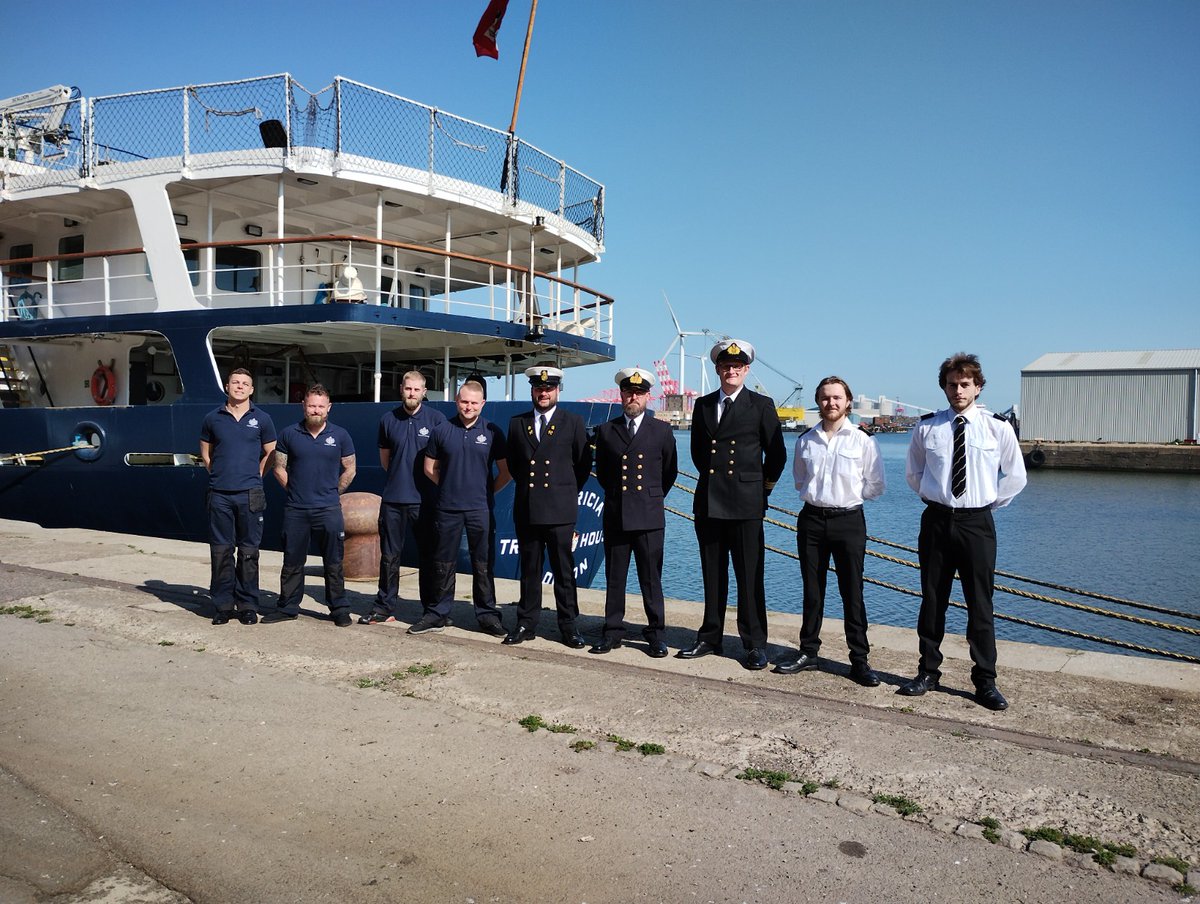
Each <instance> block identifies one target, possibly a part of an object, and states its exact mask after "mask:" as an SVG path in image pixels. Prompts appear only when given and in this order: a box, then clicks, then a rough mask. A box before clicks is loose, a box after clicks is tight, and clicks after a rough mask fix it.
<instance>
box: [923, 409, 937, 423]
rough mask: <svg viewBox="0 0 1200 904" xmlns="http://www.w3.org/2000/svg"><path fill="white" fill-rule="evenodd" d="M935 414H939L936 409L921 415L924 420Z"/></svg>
mask: <svg viewBox="0 0 1200 904" xmlns="http://www.w3.org/2000/svg"><path fill="white" fill-rule="evenodd" d="M935 414H937V412H936V411H931V412H929V413H928V414H923V415H921V420H923V421H927V420H929V419H930V418H931V417H933V416H934V415H935Z"/></svg>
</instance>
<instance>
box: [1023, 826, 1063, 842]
mask: <svg viewBox="0 0 1200 904" xmlns="http://www.w3.org/2000/svg"><path fill="white" fill-rule="evenodd" d="M1021 834H1022V835H1024V836H1025V837H1026V838H1028V839H1029V840H1030V841H1051V842H1053V843H1054V844H1057V845H1060V846H1061V845H1062V843H1063V833H1062V829H1056V828H1054V826H1038V828H1036V829H1021Z"/></svg>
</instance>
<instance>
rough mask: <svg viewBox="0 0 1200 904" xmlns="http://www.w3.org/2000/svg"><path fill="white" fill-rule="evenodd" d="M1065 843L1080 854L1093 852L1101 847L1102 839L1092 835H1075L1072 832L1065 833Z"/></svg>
mask: <svg viewBox="0 0 1200 904" xmlns="http://www.w3.org/2000/svg"><path fill="white" fill-rule="evenodd" d="M1063 844H1064V845H1066V846H1067V847H1069V848H1070V849H1071V850H1073V851H1078V852H1079V853H1080V854H1093V853H1095V852H1096V851H1098V850H1100V849H1101V845H1100V839H1099V838H1093V837H1092V836H1091V835H1073V834H1071V833H1070V832H1068V833H1066V834H1065V835H1063Z"/></svg>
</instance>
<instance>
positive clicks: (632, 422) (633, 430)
mask: <svg viewBox="0 0 1200 904" xmlns="http://www.w3.org/2000/svg"><path fill="white" fill-rule="evenodd" d="M636 433H637V421H635V420H634V419H633V418H630V419H629V438H630V439H633V437H634V434H636Z"/></svg>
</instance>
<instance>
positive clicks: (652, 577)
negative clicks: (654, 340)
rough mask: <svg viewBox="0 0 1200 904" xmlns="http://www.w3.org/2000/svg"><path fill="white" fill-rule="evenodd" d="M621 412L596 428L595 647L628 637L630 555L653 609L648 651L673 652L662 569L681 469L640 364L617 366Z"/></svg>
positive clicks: (603, 649) (608, 647)
mask: <svg viewBox="0 0 1200 904" xmlns="http://www.w3.org/2000/svg"><path fill="white" fill-rule="evenodd" d="M615 382H616V384H617V385H618V386H619V387H621V408H622V414H620V415H619V416H618V417H615V418H613V419H612V420H611V421H608V422H607V423H604V424H601V425H600V426H599V427H597V428H596V434H595V439H594V442H595V447H596V479H597V480H599V481H600V485H601V486H602V487H604V580H605V582H606V584H607V586H608V589H607V591H606V592H605V597H604V636H603V638H602V639H601V640H600V642H599V643H598V644H596V645H595V646H593V647H592V648H591V649H590V650H589V651H588V652H589V653H600V654H603V653H608V652H610V651H612V650H615V649H617V648H618V647H620V646H621V643H622V641H623V640H624V637H625V584H626V579H627V578H628V576H629V557H630V555H631V554H632V556H633V558H634V560H635V561H636V563H637V573H638V584H639V585H640V587H641V591H642V606H643V607H644V608H645V610H646V627H645V628H644V629H643V631H642V636H643V637H644V638H645V639H646V643H647V648H646V652H647V653H648V654H649V655H650V656H653V657H654V658H655V659H661V658H662V657H664V656H666V655H667V645H666V644H665V643H664V642H663V632H664V630H665V629H666V617H665V613H664V604H663V589H662V569H663V540H664V537H665V535H666V515H665V514H664V509H663V500H664V497H665V496H666V495H667V493H668V492H669V491H670V489H671V487H673V486H674V485H675V478H676V476H678V473H679V467H678V455H677V452H676V449H675V433H674V431H673V430H672V429H671V425H670V424H668V423H667V422H666V421H660V420H657V419H656V418H655V417H654V413H653V412H651V411H647V410H646V406H647V405H648V404H649V402H650V389H651V388H652V387H653V386H654V376H653V375H652V374H651V373H650V372H649V371H647V370H642V368H640V367H626V368H624V369H622V370H619V371H617V375H616V377H615Z"/></svg>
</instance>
